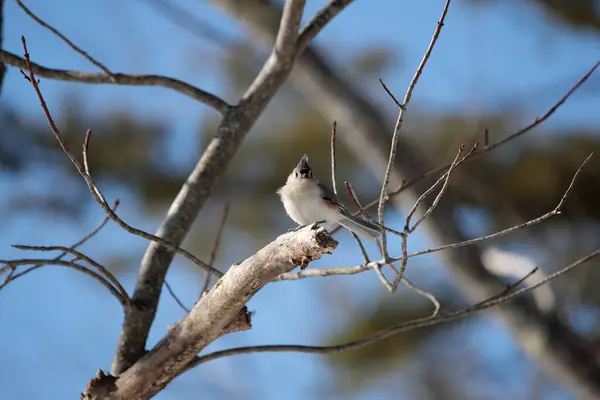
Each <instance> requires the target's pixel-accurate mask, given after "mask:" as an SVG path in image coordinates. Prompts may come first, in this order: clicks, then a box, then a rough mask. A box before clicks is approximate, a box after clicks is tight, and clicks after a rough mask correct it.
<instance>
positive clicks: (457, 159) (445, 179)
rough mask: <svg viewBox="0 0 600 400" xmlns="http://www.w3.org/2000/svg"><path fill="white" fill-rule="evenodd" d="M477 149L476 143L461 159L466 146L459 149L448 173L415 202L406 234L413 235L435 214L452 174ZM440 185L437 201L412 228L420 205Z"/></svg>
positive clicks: (405, 228)
mask: <svg viewBox="0 0 600 400" xmlns="http://www.w3.org/2000/svg"><path fill="white" fill-rule="evenodd" d="M476 148H477V143H475V144H474V145H473V147H471V150H469V152H468V153H467V154H466V155H465V156H464V157H462V158H461V155H462V152H463V150H464V145H461V146H460V147H459V150H458V153H456V157H454V160H453V161H452V163H451V164H450V167H449V168H448V171H446V173H445V174H444V175H442V176H441V177H440V178H439V179H438V180H437V181H436V182H435V183H434V184H433V185H431V187H430V188H429V189H428V190H427V191H425V193H423V194H422V195H421V196H420V197H419V198H418V199H417V201H416V202H415V204H414V206H413V207H412V209H411V210H410V212H409V213H408V216H407V217H406V223H405V226H404V230H405V233H413V232H414V231H415V230H416V229H417V227H418V226H419V224H421V223H422V222H423V221H424V220H425V219H427V217H428V216H429V215H430V214H431V213H432V212H433V210H434V209H435V208H436V207H437V205H438V203H439V202H440V199H441V198H442V196H443V195H444V193H445V192H446V189H447V188H448V182H449V180H450V175H451V174H452V172H453V171H454V170H455V169H456V168H457V167H458V166H459V165H460V164H461V163H462V162H463V161H465V160H467V159H468V158H469V157H470V156H471V155H472V154H473V152H474V151H475V149H476ZM442 182H443V183H442ZM440 183H442V189H441V190H440V191H439V192H438V194H437V196H436V197H435V200H434V201H433V202H432V203H431V206H430V207H429V208H428V209H427V211H425V213H423V216H422V217H421V218H419V220H417V222H415V224H414V225H413V226H412V228H411V227H410V220H411V218H412V217H413V215H414V213H415V212H416V211H417V209H418V207H419V205H420V203H421V202H422V201H423V199H424V198H425V197H427V196H428V195H429V194H430V193H431V192H433V190H435V189H436V188H437V186H438V185H439V184H440Z"/></svg>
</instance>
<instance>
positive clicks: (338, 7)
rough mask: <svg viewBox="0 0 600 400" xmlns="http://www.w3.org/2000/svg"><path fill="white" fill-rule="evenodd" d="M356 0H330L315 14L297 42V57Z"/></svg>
mask: <svg viewBox="0 0 600 400" xmlns="http://www.w3.org/2000/svg"><path fill="white" fill-rule="evenodd" d="M353 1H354V0H330V1H329V3H327V5H325V6H324V7H323V8H322V9H320V10H319V12H317V13H316V14H315V16H314V17H313V18H312V19H311V20H310V21H309V22H308V24H306V26H305V27H304V28H302V31H300V35H298V43H297V44H296V57H298V56H300V55H301V54H302V52H303V51H304V49H306V47H307V46H308V45H309V44H310V43H311V42H312V41H313V39H314V38H315V37H317V35H318V34H319V32H321V31H322V30H323V28H325V26H326V25H327V24H328V23H329V22H331V20H332V19H333V18H335V16H336V15H338V14H339V13H340V12H341V11H342V10H343V9H344V8H346V7H347V6H349V5H350V4H351V3H352V2H353Z"/></svg>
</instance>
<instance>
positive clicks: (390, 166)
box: [377, 0, 452, 276]
mask: <svg viewBox="0 0 600 400" xmlns="http://www.w3.org/2000/svg"><path fill="white" fill-rule="evenodd" d="M451 1H452V0H446V4H445V5H444V9H443V10H442V16H441V17H440V20H439V21H438V23H437V26H436V28H435V31H434V32H433V36H432V38H431V42H430V43H429V46H428V47H427V50H426V51H425V55H424V56H423V59H422V60H421V63H420V64H419V66H418V67H417V70H416V71H415V75H414V76H413V78H412V80H411V81H410V84H409V85H408V89H406V94H405V95H404V100H402V104H401V105H400V106H399V107H400V111H399V113H398V119H397V120H396V126H395V127H394V135H393V136H392V144H391V146H390V156H389V159H388V164H387V167H386V170H385V175H384V177H383V184H382V185H381V193H380V194H379V205H378V208H377V216H378V218H379V225H381V226H384V225H385V224H384V221H383V210H384V208H385V203H386V201H387V199H388V193H387V191H388V190H387V188H388V185H389V183H390V178H391V176H392V170H393V169H394V162H395V160H396V152H397V151H398V143H399V140H400V138H399V135H400V131H401V130H402V123H403V122H404V113H405V112H406V109H407V107H408V103H410V99H411V97H412V92H413V90H414V89H415V86H417V82H418V81H419V78H420V77H421V74H422V73H423V69H424V68H425V65H426V64H427V61H428V60H429V56H430V55H431V52H432V51H433V48H434V47H435V43H436V42H437V39H438V37H439V36H440V32H441V31H442V27H443V26H444V20H445V19H446V14H447V13H448V7H450V2H451ZM384 88H385V86H384ZM386 91H387V90H386ZM387 92H388V93H390V95H391V92H389V91H387ZM391 97H392V99H393V100H394V101H395V102H396V103H397V100H396V99H395V97H394V96H393V95H392V96H391ZM381 247H382V249H383V258H384V259H385V260H387V259H388V257H389V255H388V250H387V234H386V231H385V229H384V230H383V231H382V233H381ZM400 272H401V275H400V276H402V273H403V272H404V271H403V269H400Z"/></svg>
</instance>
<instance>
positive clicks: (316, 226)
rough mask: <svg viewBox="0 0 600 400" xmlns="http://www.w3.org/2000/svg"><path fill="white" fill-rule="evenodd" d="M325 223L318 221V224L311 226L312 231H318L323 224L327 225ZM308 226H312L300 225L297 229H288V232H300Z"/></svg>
mask: <svg viewBox="0 0 600 400" xmlns="http://www.w3.org/2000/svg"><path fill="white" fill-rule="evenodd" d="M325 222H326V221H317V222H314V223H313V224H312V225H311V226H310V229H312V230H314V229H318V228H319V224H323V223H325ZM308 225H310V224H306V225H299V226H297V227H295V228H291V229H288V230H287V231H288V233H290V232H298V231H299V230H300V229H303V228H306V227H307V226H308Z"/></svg>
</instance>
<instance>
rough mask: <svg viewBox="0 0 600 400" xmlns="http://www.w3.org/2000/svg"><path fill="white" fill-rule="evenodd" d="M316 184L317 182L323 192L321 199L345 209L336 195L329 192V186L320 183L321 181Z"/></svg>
mask: <svg viewBox="0 0 600 400" xmlns="http://www.w3.org/2000/svg"><path fill="white" fill-rule="evenodd" d="M316 182H317V186H318V187H319V189H320V190H321V198H322V199H323V200H327V201H330V202H331V203H333V204H336V205H338V206H340V207H341V208H344V206H343V205H341V204H340V202H339V201H338V198H337V196H336V195H335V193H333V191H331V190H329V188H328V187H327V186H325V185H323V184H322V183H321V182H319V181H316Z"/></svg>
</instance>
